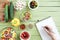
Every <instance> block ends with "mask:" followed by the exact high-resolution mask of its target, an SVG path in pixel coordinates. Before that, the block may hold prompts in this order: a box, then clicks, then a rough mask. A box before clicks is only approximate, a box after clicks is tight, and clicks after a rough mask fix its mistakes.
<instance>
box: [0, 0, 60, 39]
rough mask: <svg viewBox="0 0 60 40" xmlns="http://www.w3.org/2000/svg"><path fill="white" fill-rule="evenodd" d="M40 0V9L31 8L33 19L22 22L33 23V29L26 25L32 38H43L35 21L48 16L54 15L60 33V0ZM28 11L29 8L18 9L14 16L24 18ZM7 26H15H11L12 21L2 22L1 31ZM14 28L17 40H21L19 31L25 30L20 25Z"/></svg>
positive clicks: (0, 24)
mask: <svg viewBox="0 0 60 40" xmlns="http://www.w3.org/2000/svg"><path fill="white" fill-rule="evenodd" d="M23 1H24V0H23ZM25 1H26V2H27V3H28V1H29V0H25ZM38 1H39V7H38V9H37V10H34V11H32V10H30V13H31V19H30V20H29V21H27V22H22V23H24V24H26V25H28V24H29V23H32V24H33V28H32V29H28V27H27V26H26V30H27V31H29V32H30V34H31V38H30V40H42V39H41V37H40V34H39V32H38V30H37V28H36V26H35V23H36V21H37V20H41V19H43V18H45V17H48V16H52V17H53V19H54V21H55V23H56V26H57V29H58V31H59V33H60V0H38ZM15 2H16V1H15ZM26 11H27V8H24V9H23V10H22V11H16V12H15V16H14V17H16V18H19V19H20V18H22V14H23V13H25V12H26ZM5 27H13V26H11V23H1V22H0V32H1V30H2V29H3V28H5ZM13 28H14V30H15V31H16V32H17V35H18V37H17V40H19V33H21V32H22V31H23V30H21V29H19V27H18V28H16V27H13Z"/></svg>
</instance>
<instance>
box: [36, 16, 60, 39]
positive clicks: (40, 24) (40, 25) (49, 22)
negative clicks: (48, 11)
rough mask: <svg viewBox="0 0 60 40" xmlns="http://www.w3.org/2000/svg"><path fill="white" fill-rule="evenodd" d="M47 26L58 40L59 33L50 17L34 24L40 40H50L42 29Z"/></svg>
mask: <svg viewBox="0 0 60 40" xmlns="http://www.w3.org/2000/svg"><path fill="white" fill-rule="evenodd" d="M46 25H48V26H49V27H52V29H53V30H52V31H53V32H54V33H55V36H56V38H57V39H56V40H59V37H60V36H59V33H58V31H57V28H56V26H55V23H54V21H53V18H52V17H49V18H46V19H44V20H42V21H40V22H37V23H36V26H37V29H38V31H39V33H40V35H41V38H42V40H52V39H51V37H50V36H49V35H48V34H47V33H46V31H45V30H44V29H43V27H44V26H46Z"/></svg>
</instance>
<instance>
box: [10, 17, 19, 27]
mask: <svg viewBox="0 0 60 40" xmlns="http://www.w3.org/2000/svg"><path fill="white" fill-rule="evenodd" d="M11 23H12V25H13V26H15V27H17V26H19V25H20V20H19V19H18V18H14V19H13V20H12V21H11Z"/></svg>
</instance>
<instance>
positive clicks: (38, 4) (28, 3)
mask: <svg viewBox="0 0 60 40" xmlns="http://www.w3.org/2000/svg"><path fill="white" fill-rule="evenodd" d="M31 1H33V0H29V2H28V7H29V9H31V10H36V9H37V8H38V7H39V3H38V0H34V1H36V2H37V7H36V8H33V9H32V8H31V7H30V2H31Z"/></svg>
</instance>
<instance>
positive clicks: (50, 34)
mask: <svg viewBox="0 0 60 40" xmlns="http://www.w3.org/2000/svg"><path fill="white" fill-rule="evenodd" d="M44 30H45V31H46V32H47V34H48V35H49V36H50V37H51V38H52V40H56V38H55V34H54V32H53V31H52V28H51V27H49V26H45V27H44Z"/></svg>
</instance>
